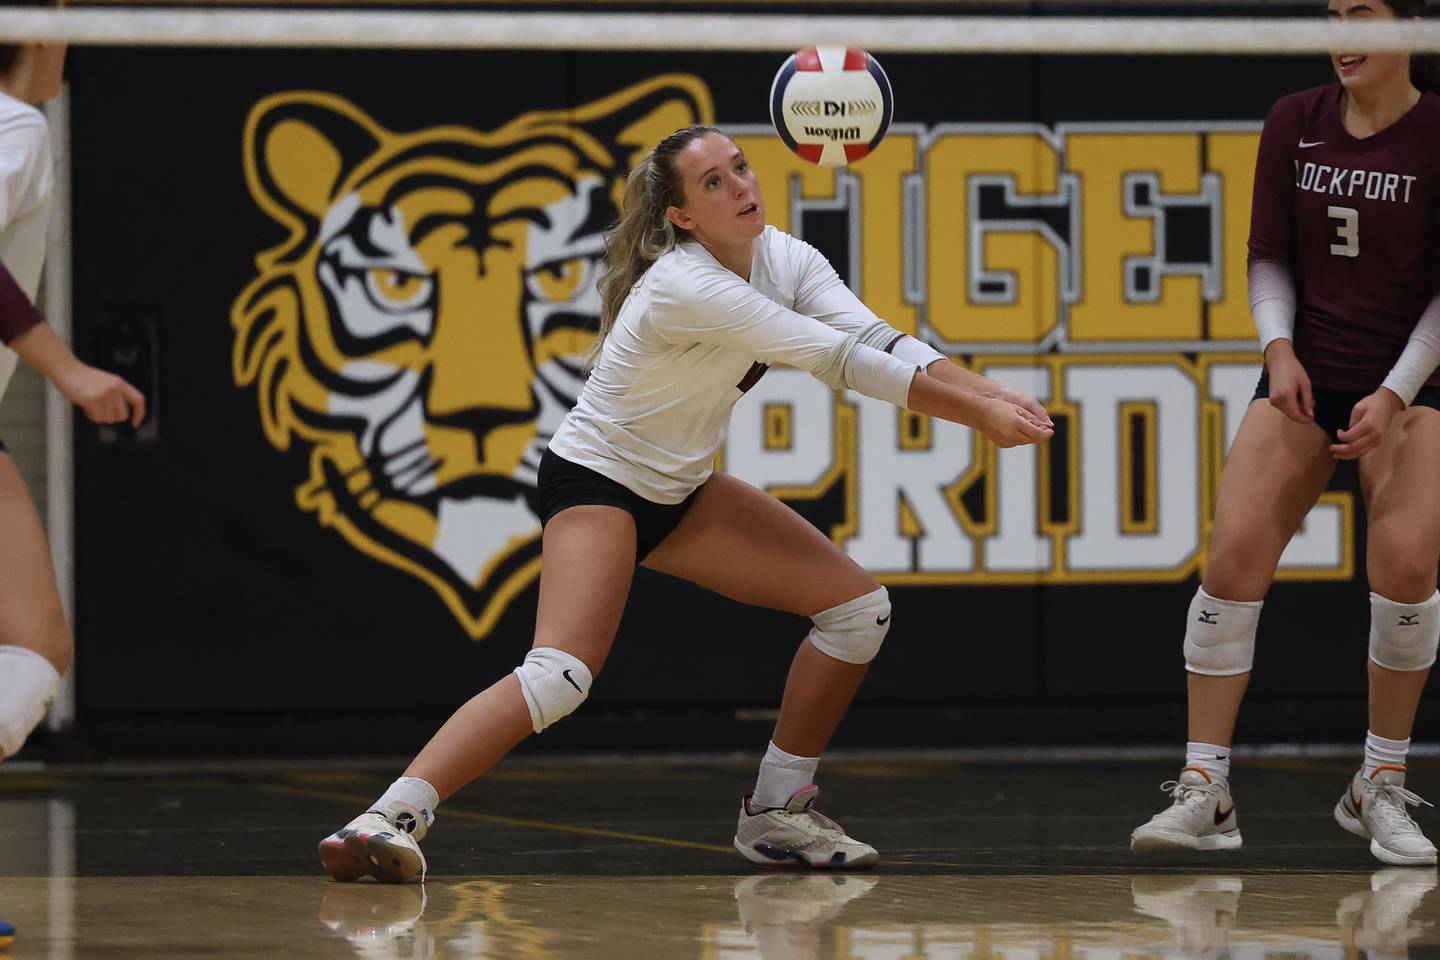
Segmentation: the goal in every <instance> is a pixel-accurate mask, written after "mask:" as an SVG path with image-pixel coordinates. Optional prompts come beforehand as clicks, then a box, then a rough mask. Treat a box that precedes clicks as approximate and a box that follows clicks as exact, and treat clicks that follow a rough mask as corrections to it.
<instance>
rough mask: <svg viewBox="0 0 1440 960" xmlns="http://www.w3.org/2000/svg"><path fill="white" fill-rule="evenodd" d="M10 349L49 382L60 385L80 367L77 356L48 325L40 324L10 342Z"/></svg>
mask: <svg viewBox="0 0 1440 960" xmlns="http://www.w3.org/2000/svg"><path fill="white" fill-rule="evenodd" d="M10 349H12V350H14V351H15V352H16V353H18V354H19V355H20V359H21V360H24V361H25V362H26V363H27V364H29V365H30V366H31V367H33V368H34V369H35V370H37V371H39V373H40V374H41V376H43V377H45V378H46V379H47V380H51V381H53V382H55V383H59V382H60V380H62V379H63V378H64V377H65V376H66V374H68V373H69V372H71V371H73V370H74V369H75V368H76V367H78V366H80V361H79V360H77V359H75V354H73V353H71V352H70V348H69V347H68V346H66V345H65V343H64V341H62V340H61V339H60V338H59V337H58V336H56V335H55V330H54V329H53V328H52V327H51V326H50V325H49V324H48V323H40V324H36V325H35V326H33V327H31V328H30V329H29V330H26V331H25V332H24V333H22V334H21V335H20V336H18V337H16V338H15V339H14V340H12V341H10Z"/></svg>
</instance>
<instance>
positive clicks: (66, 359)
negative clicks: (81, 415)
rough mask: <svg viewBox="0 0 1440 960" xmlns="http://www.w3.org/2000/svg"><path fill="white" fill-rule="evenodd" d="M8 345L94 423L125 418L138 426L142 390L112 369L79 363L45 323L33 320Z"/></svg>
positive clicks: (142, 414)
mask: <svg viewBox="0 0 1440 960" xmlns="http://www.w3.org/2000/svg"><path fill="white" fill-rule="evenodd" d="M10 349H12V350H14V351H15V352H16V353H18V354H19V355H20V359H22V360H24V361H25V362H26V363H27V364H29V365H30V366H32V367H34V368H35V369H36V370H38V371H40V373H41V374H42V375H43V376H44V377H45V378H46V379H47V380H49V381H50V382H51V383H53V384H55V386H56V388H57V389H58V390H59V391H60V392H61V393H62V394H64V395H65V399H67V400H69V401H70V402H71V403H73V404H75V406H77V407H79V408H80V409H81V410H83V411H85V416H87V417H89V418H90V419H91V420H93V421H95V422H96V423H123V422H125V421H127V420H128V421H130V425H131V426H134V427H138V426H140V423H141V421H143V420H144V419H145V396H144V394H142V393H141V392H140V391H139V390H136V389H135V388H134V387H132V386H131V385H130V384H128V383H126V382H125V381H124V380H122V379H121V378H120V377H117V376H116V375H115V374H113V373H107V372H106V371H104V370H99V369H96V368H95V367H92V366H90V365H89V364H86V363H81V362H80V361H79V360H78V359H76V357H75V354H73V353H71V352H70V348H69V347H67V346H66V345H65V344H64V343H63V342H62V341H61V340H60V338H59V337H57V336H56V335H55V331H54V330H53V329H51V327H50V325H49V324H48V323H40V324H36V325H35V326H33V327H31V328H30V329H29V330H27V331H25V332H24V333H22V334H21V335H20V336H18V337H16V338H15V339H14V340H12V341H11V342H10Z"/></svg>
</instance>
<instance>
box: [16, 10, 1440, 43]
mask: <svg viewBox="0 0 1440 960" xmlns="http://www.w3.org/2000/svg"><path fill="white" fill-rule="evenodd" d="M1152 6H1157V7H1161V8H1163V6H1164V4H1163V2H1162V3H1160V4H1154V5H1152ZM1102 9H1103V7H1102ZM1254 9H1255V10H1260V9H1264V7H1262V6H1260V5H1255V6H1254ZM1286 9H1287V10H1293V9H1294V8H1293V7H1287V8H1286ZM0 36H4V37H7V38H12V39H15V40H65V41H68V42H70V43H75V44H87V45H103V46H220V47H230V46H270V47H333V48H367V49H386V48H400V49H471V50H505V49H513V50H729V51H744V52H754V51H772V52H778V51H784V50H793V49H797V48H800V47H806V46H815V45H821V44H830V45H838V46H862V47H865V48H866V49H869V50H871V51H873V52H877V53H878V52H907V51H908V52H914V53H1249V54H1263V53H1315V52H1323V51H1326V50H1335V49H1341V48H1344V49H1366V50H1374V51H1432V52H1433V51H1440V21H1435V22H1421V23H1414V22H1411V21H1377V22H1355V21H1351V22H1331V21H1328V20H1326V19H1323V18H1319V17H1295V16H1280V17H1256V16H1253V15H1237V16H1229V17H1216V16H1186V17H1166V16H1125V17H1116V16H1112V15H1099V16H1080V17H1077V16H1055V15H1042V16H1015V15H1005V14H996V15H988V16H976V15H969V16H946V15H933V14H908V13H907V14H903V15H902V14H890V15H884V14H871V15H864V16H859V15H846V14H843V13H832V14H807V15H800V14H771V13H745V12H739V13H734V12H732V13H698V12H693V11H685V12H663V13H650V12H647V13H627V12H570V13H545V12H524V11H521V12H486V11H449V10H364V9H362V10H343V11H341V10H272V9H245V10H223V9H148V8H147V9H141V8H136V9H97V8H75V9H61V10H49V9H36V10H26V9H19V8H6V9H3V10H0Z"/></svg>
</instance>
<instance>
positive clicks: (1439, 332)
mask: <svg viewBox="0 0 1440 960" xmlns="http://www.w3.org/2000/svg"><path fill="white" fill-rule="evenodd" d="M1437 366H1440V294H1437V295H1436V297H1435V299H1434V300H1431V301H1430V306H1428V307H1426V308H1425V312H1424V313H1423V314H1421V316H1420V322H1419V323H1417V324H1415V329H1414V330H1413V331H1411V333H1410V339H1409V340H1408V341H1407V342H1406V344H1405V350H1404V351H1403V352H1402V353H1401V354H1400V359H1398V360H1396V361H1395V366H1394V367H1392V368H1391V370H1390V373H1389V375H1388V376H1387V377H1386V378H1385V382H1384V383H1382V384H1381V386H1382V387H1384V388H1386V389H1387V390H1389V391H1390V392H1391V393H1393V394H1395V396H1397V397H1399V398H1400V402H1401V403H1403V404H1404V405H1405V406H1407V407H1408V406H1409V405H1410V404H1411V403H1412V402H1414V400H1415V394H1417V393H1419V392H1420V388H1421V387H1423V386H1424V385H1425V381H1426V380H1429V379H1430V375H1431V374H1433V373H1434V372H1435V368H1436V367H1437Z"/></svg>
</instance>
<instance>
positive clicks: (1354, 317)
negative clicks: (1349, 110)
mask: <svg viewBox="0 0 1440 960" xmlns="http://www.w3.org/2000/svg"><path fill="white" fill-rule="evenodd" d="M1341 93H1342V88H1341V86H1340V84H1338V83H1334V84H1331V85H1330V86H1326V87H1318V88H1316V89H1314V90H1306V91H1304V92H1302V93H1295V94H1291V95H1290V96H1288V97H1285V98H1283V99H1281V100H1280V101H1279V102H1278V103H1276V104H1275V106H1274V107H1272V108H1271V109H1270V114H1269V116H1267V117H1266V118H1265V129H1264V131H1263V132H1262V133H1261V134H1260V154H1259V156H1258V158H1257V159H1256V161H1255V196H1254V201H1253V203H1252V205H1251V213H1250V259H1251V260H1277V261H1279V262H1281V263H1284V264H1288V265H1289V266H1290V269H1291V270H1292V272H1293V273H1294V277H1295V295H1296V300H1297V301H1298V306H1297V311H1296V317H1295V355H1296V357H1298V358H1299V360H1300V362H1301V364H1303V365H1304V367H1305V371H1306V372H1307V373H1308V374H1309V375H1310V380H1311V382H1312V383H1314V384H1315V385H1316V386H1321V387H1332V388H1337V389H1342V390H1364V391H1367V392H1369V391H1372V390H1374V389H1375V388H1377V387H1378V386H1380V382H1381V381H1382V380H1384V379H1385V375H1386V374H1387V373H1389V372H1390V368H1391V367H1392V366H1393V365H1394V363H1395V361H1396V360H1397V359H1398V358H1399V356H1400V352H1401V351H1402V350H1403V349H1404V348H1405V341H1406V340H1408V339H1409V337H1410V332H1411V331H1412V330H1413V329H1414V328H1415V322H1416V321H1417V320H1419V319H1420V314H1422V313H1423V312H1424V311H1425V307H1426V306H1427V305H1428V304H1429V303H1430V301H1431V300H1432V299H1433V298H1434V297H1435V295H1436V293H1437V292H1440V96H1436V95H1435V94H1433V93H1424V94H1422V95H1421V97H1420V100H1419V102H1418V103H1416V104H1415V106H1414V107H1412V108H1411V109H1410V111H1409V112H1408V113H1406V114H1405V115H1404V116H1403V117H1401V118H1400V119H1399V120H1397V121H1396V122H1395V123H1393V124H1391V125H1390V126H1389V127H1387V128H1385V129H1384V130H1382V131H1380V132H1379V133H1377V134H1375V135H1374V136H1371V137H1366V138H1364V139H1363V140H1357V139H1356V138H1355V137H1352V136H1351V135H1350V134H1348V133H1346V132H1345V127H1344V125H1343V124H1342V123H1341V122H1340V99H1341ZM1428 382H1429V383H1431V384H1440V374H1436V375H1433V376H1431V378H1430V380H1429V381H1428Z"/></svg>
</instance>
